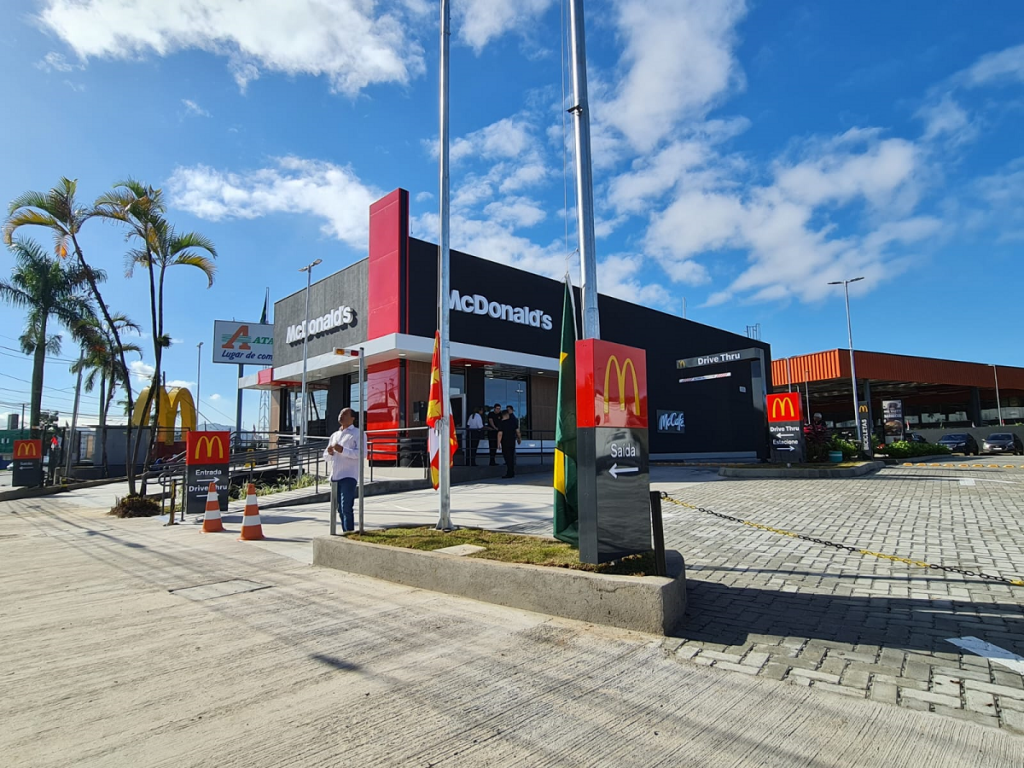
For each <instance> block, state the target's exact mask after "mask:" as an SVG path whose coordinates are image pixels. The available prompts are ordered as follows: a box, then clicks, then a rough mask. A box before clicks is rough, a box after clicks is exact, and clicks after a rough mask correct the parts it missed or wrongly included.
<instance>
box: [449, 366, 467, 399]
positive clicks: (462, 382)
mask: <svg viewBox="0 0 1024 768" xmlns="http://www.w3.org/2000/svg"><path fill="white" fill-rule="evenodd" d="M465 393H466V374H464V373H455V372H454V371H453V372H452V373H451V374H449V382H448V394H449V395H463V394H465Z"/></svg>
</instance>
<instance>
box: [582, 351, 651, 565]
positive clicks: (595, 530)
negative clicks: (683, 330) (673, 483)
mask: <svg viewBox="0 0 1024 768" xmlns="http://www.w3.org/2000/svg"><path fill="white" fill-rule="evenodd" d="M576 427H577V434H576V467H577V482H578V488H579V547H580V561H581V562H584V563H604V562H608V561H609V560H617V559H619V558H621V557H624V556H626V555H629V554H634V553H637V552H648V551H650V549H651V513H650V470H649V467H648V436H647V427H648V410H647V355H646V352H645V351H644V350H642V349H637V348H635V347H627V346H624V345H622V344H612V343H611V342H607V341H601V340H600V339H584V340H583V341H578V342H576Z"/></svg>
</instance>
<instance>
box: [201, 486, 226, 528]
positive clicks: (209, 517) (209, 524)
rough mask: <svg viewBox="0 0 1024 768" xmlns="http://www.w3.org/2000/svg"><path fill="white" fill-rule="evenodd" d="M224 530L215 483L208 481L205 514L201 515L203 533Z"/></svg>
mask: <svg viewBox="0 0 1024 768" xmlns="http://www.w3.org/2000/svg"><path fill="white" fill-rule="evenodd" d="M223 530H224V523H223V522H222V521H221V519H220V500H219V499H218V498H217V484H216V483H210V488H209V490H208V491H207V493H206V514H205V515H203V533H216V532H217V531H223Z"/></svg>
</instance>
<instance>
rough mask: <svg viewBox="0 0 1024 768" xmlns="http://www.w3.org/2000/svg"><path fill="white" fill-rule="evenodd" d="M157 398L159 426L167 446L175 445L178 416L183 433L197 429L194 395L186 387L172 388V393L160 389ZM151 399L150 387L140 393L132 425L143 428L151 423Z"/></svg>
mask: <svg viewBox="0 0 1024 768" xmlns="http://www.w3.org/2000/svg"><path fill="white" fill-rule="evenodd" d="M157 397H159V398H160V423H159V424H158V425H157V427H158V428H159V430H160V432H161V433H162V435H161V438H162V440H163V442H164V443H166V444H167V445H172V444H173V443H174V422H175V420H176V419H177V416H178V414H179V413H180V414H181V431H182V432H191V431H194V430H195V428H196V406H195V402H194V401H193V400H192V393H191V392H189V391H188V390H187V389H185V388H184V387H172V388H171V391H170V393H168V392H167V390H166V389H164V388H163V387H160V389H159V390H157ZM148 399H149V387H146V388H145V389H143V390H142V391H141V392H140V393H139V399H138V400H136V401H135V410H133V411H132V425H133V426H136V427H138V426H143V425H146V424H148V423H149V414H150V407H151V403H147V402H146V401H147V400H148Z"/></svg>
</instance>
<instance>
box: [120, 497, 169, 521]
mask: <svg viewBox="0 0 1024 768" xmlns="http://www.w3.org/2000/svg"><path fill="white" fill-rule="evenodd" d="M107 514H109V515H113V516H114V517H155V516H156V515H159V514H160V504H159V503H158V502H156V501H154V500H153V499H147V498H146V497H145V496H125V497H124V498H123V499H117V498H115V501H114V506H113V507H111V508H110V512H108V513H107Z"/></svg>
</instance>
